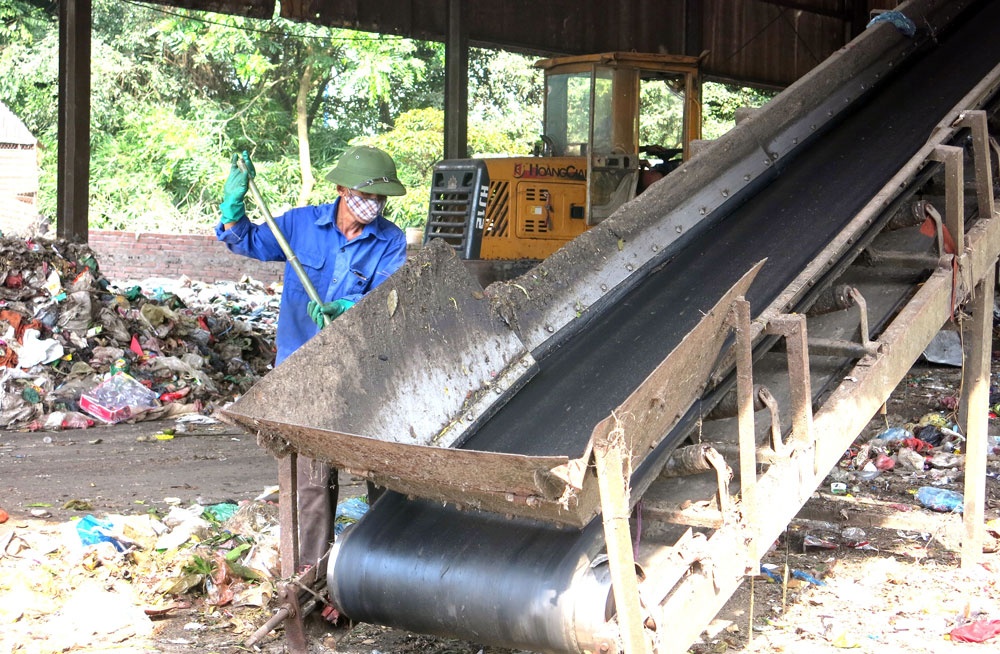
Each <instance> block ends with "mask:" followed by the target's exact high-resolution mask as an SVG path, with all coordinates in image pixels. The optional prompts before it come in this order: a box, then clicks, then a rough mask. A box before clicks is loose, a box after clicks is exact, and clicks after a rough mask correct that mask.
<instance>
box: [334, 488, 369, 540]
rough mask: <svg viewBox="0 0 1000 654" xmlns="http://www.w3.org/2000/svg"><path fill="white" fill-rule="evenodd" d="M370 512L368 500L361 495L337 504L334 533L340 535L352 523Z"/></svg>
mask: <svg viewBox="0 0 1000 654" xmlns="http://www.w3.org/2000/svg"><path fill="white" fill-rule="evenodd" d="M367 512H368V502H366V501H365V500H364V498H361V497H352V498H351V499H349V500H344V501H343V502H341V503H340V504H338V505H337V516H336V518H335V519H334V524H333V534H334V535H335V536H339V535H340V534H341V532H343V531H344V529H346V528H347V527H349V526H350V525H353V524H354V523H355V522H357V521H358V520H360V519H361V517H362V516H363V515H364V514H366V513H367Z"/></svg>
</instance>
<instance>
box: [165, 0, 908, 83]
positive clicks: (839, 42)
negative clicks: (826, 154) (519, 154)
mask: <svg viewBox="0 0 1000 654" xmlns="http://www.w3.org/2000/svg"><path fill="white" fill-rule="evenodd" d="M150 1H152V2H156V3H160V4H165V5H173V6H178V7H186V8H189V9H201V10H208V11H220V12H225V13H234V14H238V15H255V16H264V15H270V14H269V12H272V11H273V10H274V7H275V0H150ZM897 4H898V2H897V0H463V4H462V7H463V9H462V13H463V22H464V23H465V25H466V26H467V29H468V39H469V43H470V44H471V45H476V46H482V47H487V48H501V49H507V50H514V51H517V52H525V53H530V54H536V55H540V56H557V55H570V54H592V53H595V52H612V51H635V52H659V53H673V54H685V55H692V56H699V55H701V54H702V53H703V52H707V53H708V54H707V56H706V58H705V59H704V61H703V62H702V74H703V75H705V76H706V77H708V78H715V79H726V80H731V81H736V82H742V83H747V84H753V85H764V86H776V87H781V86H786V85H788V84H791V83H792V82H794V81H795V80H796V79H798V78H799V77H801V76H802V75H804V74H805V73H807V72H808V71H809V70H810V69H811V68H812V67H813V66H815V65H816V64H818V63H819V62H820V61H822V60H823V59H825V58H826V57H828V56H830V55H831V54H832V53H833V52H835V51H836V50H837V49H838V48H840V47H842V46H843V45H844V44H845V43H847V42H848V41H849V40H850V39H851V38H852V37H853V36H856V35H857V34H858V33H859V32H860V31H861V30H863V29H864V26H865V24H866V23H867V20H868V14H869V12H870V10H872V9H875V8H891V7H894V6H896V5H897ZM280 8H281V15H282V16H283V17H285V18H289V19H292V20H299V21H306V22H311V23H318V24H321V25H329V26H334V27H343V28H349V29H357V30H365V31H373V32H381V33H383V34H399V35H404V36H409V37H412V38H417V39H426V40H432V41H442V40H444V38H445V34H446V33H447V30H448V1H447V0H379V2H363V1H361V0H282V2H281V4H280Z"/></svg>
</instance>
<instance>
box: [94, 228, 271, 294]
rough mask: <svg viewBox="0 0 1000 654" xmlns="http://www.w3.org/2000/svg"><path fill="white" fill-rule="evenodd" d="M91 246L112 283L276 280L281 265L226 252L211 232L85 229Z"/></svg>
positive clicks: (264, 281)
mask: <svg viewBox="0 0 1000 654" xmlns="http://www.w3.org/2000/svg"><path fill="white" fill-rule="evenodd" d="M89 244H90V247H91V248H92V249H93V250H94V252H95V253H96V254H97V260H98V262H99V263H100V266H101V272H102V273H103V274H104V276H105V277H107V278H108V279H109V280H110V281H112V282H119V281H125V280H130V279H145V278H147V277H180V276H181V275H186V276H188V277H190V278H191V279H195V280H198V281H203V282H214V281H220V280H234V281H235V280H238V279H240V278H241V277H243V276H244V275H248V276H250V277H253V278H254V279H256V280H258V281H260V282H263V283H265V284H270V283H272V282H280V281H281V279H282V274H283V273H284V269H285V264H284V263H281V262H274V261H256V260H254V259H248V258H247V257H241V256H239V255H236V254H233V253H231V252H230V251H229V250H227V249H226V246H224V245H223V244H222V243H220V242H219V241H218V240H217V239H216V238H215V234H146V233H141V232H140V233H136V232H111V231H103V230H95V229H92V230H90V236H89Z"/></svg>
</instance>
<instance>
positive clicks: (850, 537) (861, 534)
mask: <svg viewBox="0 0 1000 654" xmlns="http://www.w3.org/2000/svg"><path fill="white" fill-rule="evenodd" d="M840 537H841V538H843V539H844V544H845V545H847V546H848V547H861V546H862V545H867V544H868V540H867V538H868V535H867V534H866V533H865V530H864V529H861V528H860V527H847V528H846V529H844V530H843V531H842V532H840Z"/></svg>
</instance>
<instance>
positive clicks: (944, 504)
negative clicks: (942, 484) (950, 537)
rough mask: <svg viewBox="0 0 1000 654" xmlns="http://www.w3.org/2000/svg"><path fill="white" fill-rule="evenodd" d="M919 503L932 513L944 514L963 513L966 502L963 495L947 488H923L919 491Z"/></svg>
mask: <svg viewBox="0 0 1000 654" xmlns="http://www.w3.org/2000/svg"><path fill="white" fill-rule="evenodd" d="M917 501H918V502H920V505H921V506H923V507H926V508H928V509H931V510H932V511H941V512H943V513H962V510H963V507H964V505H965V500H964V498H963V497H962V494H961V493H956V492H955V491H952V490H948V489H947V488H935V487H934V486H921V487H920V488H918V489H917Z"/></svg>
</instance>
